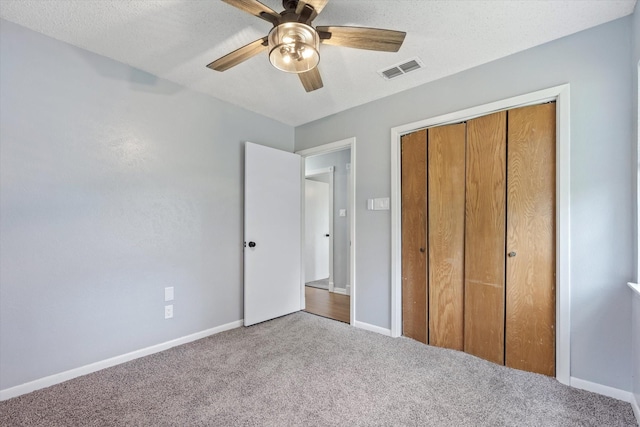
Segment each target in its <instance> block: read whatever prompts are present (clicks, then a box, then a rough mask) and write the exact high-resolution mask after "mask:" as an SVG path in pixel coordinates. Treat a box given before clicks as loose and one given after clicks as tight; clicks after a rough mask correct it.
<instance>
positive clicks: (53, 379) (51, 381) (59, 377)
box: [0, 319, 244, 401]
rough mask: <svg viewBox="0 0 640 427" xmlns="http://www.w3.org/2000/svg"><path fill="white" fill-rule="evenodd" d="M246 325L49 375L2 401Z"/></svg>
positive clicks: (0, 396)
mask: <svg viewBox="0 0 640 427" xmlns="http://www.w3.org/2000/svg"><path fill="white" fill-rule="evenodd" d="M243 324H244V321H243V320H242V319H241V320H236V321H235V322H231V323H227V324H225V325H220V326H216V327H215V328H211V329H207V330H204V331H201V332H196V333H195V334H191V335H187V336H184V337H181V338H176V339H174V340H171V341H166V342H163V343H160V344H156V345H152V346H150V347H146V348H143V349H140V350H136V351H132V352H130V353H126V354H122V355H120V356H115V357H111V358H109V359H105V360H101V361H99V362H95V363H90V364H89V365H84V366H80V367H78V368H74V369H70V370H68V371H64V372H60V373H58V374H54V375H49V376H48V377H44V378H40V379H37V380H34V381H30V382H28V383H24V384H20V385H17V386H14V387H10V388H6V389H4V390H0V401H3V400H7V399H11V398H12V397H17V396H20V395H22V394H26V393H30V392H32V391H35V390H39V389H41V388H45V387H50V386H52V385H55V384H60V383H62V382H65V381H68V380H70V379H73V378H76V377H79V376H82V375H86V374H90V373H92V372H96V371H100V370H102V369H105V368H109V367H111V366H115V365H119V364H121V363H125V362H128V361H130V360H134V359H138V358H140V357H144V356H149V355H150V354H154V353H158V352H161V351H164V350H167V349H169V348H171V347H175V346H177V345H182V344H186V343H189V342H191V341H196V340H199V339H201V338H205V337H208V336H210V335H215V334H218V333H220V332H224V331H228V330H230V329H235V328H239V327H240V326H242V325H243Z"/></svg>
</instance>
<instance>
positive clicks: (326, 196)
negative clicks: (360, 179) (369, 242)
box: [297, 138, 355, 324]
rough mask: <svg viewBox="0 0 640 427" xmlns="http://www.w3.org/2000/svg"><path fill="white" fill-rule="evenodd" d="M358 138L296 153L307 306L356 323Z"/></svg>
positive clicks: (305, 308)
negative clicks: (300, 162) (299, 158)
mask: <svg viewBox="0 0 640 427" xmlns="http://www.w3.org/2000/svg"><path fill="white" fill-rule="evenodd" d="M354 151H355V138H350V139H346V140H343V141H338V142H334V143H331V144H326V145H323V146H320V147H315V148H313V149H309V150H303V151H300V152H298V153H297V154H299V155H301V156H302V157H303V160H304V173H303V176H304V177H303V186H302V187H303V192H304V196H303V205H304V208H303V227H302V228H303V244H302V248H303V257H302V270H303V273H302V276H303V278H304V280H303V287H304V292H303V294H304V304H303V309H304V310H305V311H307V312H310V313H313V314H316V315H320V316H323V317H328V318H331V319H334V320H338V321H341V322H345V323H349V324H353V322H354V320H355V319H354V317H355V316H354V313H355V268H354V266H355V262H354V261H355V218H354V216H353V214H352V213H353V206H354V204H353V200H354V198H355V197H354V193H355V191H354V187H355V185H354V176H355V175H354V173H355V172H354V159H355V155H354Z"/></svg>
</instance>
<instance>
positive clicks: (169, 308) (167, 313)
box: [164, 304, 173, 319]
mask: <svg viewBox="0 0 640 427" xmlns="http://www.w3.org/2000/svg"><path fill="white" fill-rule="evenodd" d="M172 317H173V304H171V305H165V306H164V318H165V319H171V318H172Z"/></svg>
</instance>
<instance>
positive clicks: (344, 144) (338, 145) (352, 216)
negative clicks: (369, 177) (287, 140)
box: [296, 137, 356, 326]
mask: <svg viewBox="0 0 640 427" xmlns="http://www.w3.org/2000/svg"><path fill="white" fill-rule="evenodd" d="M347 148H350V149H351V160H350V161H351V169H350V174H349V191H348V193H349V206H348V208H347V209H349V210H348V215H349V241H350V244H351V246H350V248H349V283H348V284H347V286H349V289H350V295H351V298H350V299H349V300H350V305H351V307H350V309H349V311H350V316H349V318H350V323H351V325H352V326H353V325H354V324H355V322H356V212H355V200H356V138H355V137H353V138H347V139H343V140H340V141H336V142H331V143H329V144H324V145H320V146H318V147H313V148H309V149H306V150H300V151H296V154H299V155H300V156H302V157H303V158H306V157H309V156H316V155H318V154H327V153H333V152H335V151H341V150H344V149H347ZM303 163H304V162H303ZM300 179H301V180H303V181H302V182H304V179H305V171H304V166H303V167H302V172H301V175H300ZM301 187H302V188H303V191H304V185H302V186H301ZM302 196H303V197H302V199H303V200H304V194H303V195H302ZM302 217H303V218H304V203H303V204H302ZM301 247H302V250H303V251H304V229H303V233H302V242H301ZM301 259H302V260H304V253H303V254H302V258H301ZM301 307H302V309H303V310H304V308H305V303H304V262H303V263H302V305H301Z"/></svg>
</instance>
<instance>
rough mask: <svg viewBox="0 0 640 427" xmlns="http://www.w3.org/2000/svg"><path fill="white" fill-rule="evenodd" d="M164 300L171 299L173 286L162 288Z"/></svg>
mask: <svg viewBox="0 0 640 427" xmlns="http://www.w3.org/2000/svg"><path fill="white" fill-rule="evenodd" d="M164 300H165V301H173V286H168V287H166V288H164Z"/></svg>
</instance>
